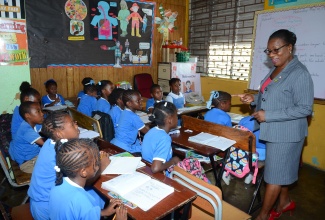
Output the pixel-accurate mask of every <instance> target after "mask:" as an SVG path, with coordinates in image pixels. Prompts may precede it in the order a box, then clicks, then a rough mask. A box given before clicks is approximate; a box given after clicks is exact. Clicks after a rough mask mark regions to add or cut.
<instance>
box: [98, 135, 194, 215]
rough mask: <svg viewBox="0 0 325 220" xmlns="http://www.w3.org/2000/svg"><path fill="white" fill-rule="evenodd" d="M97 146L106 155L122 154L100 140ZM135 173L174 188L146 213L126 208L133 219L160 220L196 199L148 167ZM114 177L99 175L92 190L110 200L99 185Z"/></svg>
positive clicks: (185, 189) (116, 148) (111, 145)
mask: <svg viewBox="0 0 325 220" xmlns="http://www.w3.org/2000/svg"><path fill="white" fill-rule="evenodd" d="M97 144H98V146H99V147H100V149H102V150H105V151H106V152H108V153H114V152H115V153H120V152H123V150H122V149H121V148H119V147H117V146H115V145H113V144H110V143H108V142H106V141H104V140H102V139H98V142H97ZM137 171H139V172H142V173H144V174H147V175H149V176H151V177H152V178H154V179H157V180H159V181H161V182H163V183H165V184H167V185H170V186H172V187H174V189H175V191H174V192H173V193H172V194H170V195H169V196H167V197H166V198H164V199H163V200H162V201H160V202H159V203H158V204H157V205H155V206H154V207H152V208H151V209H149V210H148V211H146V212H145V211H143V210H142V209H140V208H138V207H137V208H135V209H131V208H128V215H129V216H130V217H131V218H133V219H160V218H163V217H164V216H166V215H168V214H170V213H172V212H173V211H175V210H176V209H178V208H181V207H182V206H184V205H185V204H187V203H189V202H191V201H193V200H194V199H195V198H196V193H195V192H193V191H191V190H190V189H188V188H187V187H184V186H182V185H180V184H179V183H177V182H176V181H174V180H172V179H170V178H168V177H166V176H165V175H164V174H162V173H155V174H154V173H152V171H151V169H150V167H149V166H145V167H143V168H140V169H138V170H137ZM116 176H117V175H101V176H100V178H99V179H98V180H97V181H96V182H95V184H94V188H95V189H96V190H97V191H99V192H100V193H101V194H102V195H104V196H106V197H107V198H109V199H111V198H110V197H109V196H108V194H107V193H108V191H107V190H104V189H102V188H101V184H102V182H105V181H108V180H110V179H112V178H114V177H116Z"/></svg>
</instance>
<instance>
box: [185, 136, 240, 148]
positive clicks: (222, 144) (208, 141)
mask: <svg viewBox="0 0 325 220" xmlns="http://www.w3.org/2000/svg"><path fill="white" fill-rule="evenodd" d="M188 140H189V141H192V142H195V143H198V144H204V145H208V146H210V147H214V148H218V149H220V150H222V151H225V150H227V149H228V148H229V147H230V146H232V145H233V144H235V143H236V141H234V140H230V139H228V138H225V137H219V136H216V135H213V134H209V133H204V132H201V133H200V134H197V135H195V136H191V137H189V138H188Z"/></svg>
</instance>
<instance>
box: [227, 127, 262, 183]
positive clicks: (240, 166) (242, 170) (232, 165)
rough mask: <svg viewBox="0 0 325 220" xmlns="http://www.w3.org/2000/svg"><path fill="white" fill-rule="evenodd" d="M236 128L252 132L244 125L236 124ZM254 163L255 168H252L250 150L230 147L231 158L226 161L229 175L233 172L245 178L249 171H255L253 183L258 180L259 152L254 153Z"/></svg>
mask: <svg viewBox="0 0 325 220" xmlns="http://www.w3.org/2000/svg"><path fill="white" fill-rule="evenodd" d="M234 128H237V129H240V130H244V131H248V132H251V131H250V130H249V129H247V128H245V127H244V126H241V125H235V126H234ZM252 157H253V163H252V168H253V170H250V168H249V163H248V160H249V152H248V151H244V150H241V149H239V148H236V147H230V149H229V158H228V159H227V161H226V165H225V172H226V173H227V175H229V173H230V174H232V175H234V176H236V177H238V178H243V177H245V176H246V175H247V174H248V173H249V172H254V175H253V176H254V177H253V181H252V182H253V184H255V182H256V176H257V172H258V165H257V162H258V156H257V154H253V155H252Z"/></svg>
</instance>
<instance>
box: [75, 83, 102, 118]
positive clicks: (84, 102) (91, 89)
mask: <svg viewBox="0 0 325 220" xmlns="http://www.w3.org/2000/svg"><path fill="white" fill-rule="evenodd" d="M85 92H86V94H85V95H83V96H82V97H81V99H80V103H79V105H78V108H77V110H78V111H79V112H81V113H83V114H85V115H87V116H89V117H91V113H92V112H93V111H96V110H97V99H96V97H97V88H96V86H95V85H93V84H91V85H87V86H85Z"/></svg>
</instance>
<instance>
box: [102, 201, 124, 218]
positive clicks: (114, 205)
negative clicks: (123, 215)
mask: <svg viewBox="0 0 325 220" xmlns="http://www.w3.org/2000/svg"><path fill="white" fill-rule="evenodd" d="M121 204H122V201H121V200H119V199H111V200H110V201H109V205H108V206H107V207H106V208H105V209H103V210H102V211H101V215H102V216H110V215H113V214H114V213H115V212H116V210H117V209H118V207H119V206H121Z"/></svg>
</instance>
